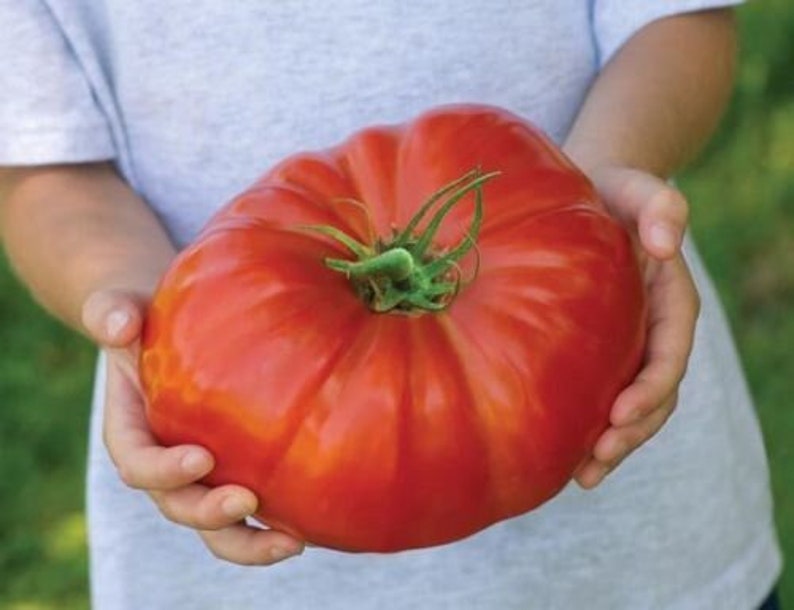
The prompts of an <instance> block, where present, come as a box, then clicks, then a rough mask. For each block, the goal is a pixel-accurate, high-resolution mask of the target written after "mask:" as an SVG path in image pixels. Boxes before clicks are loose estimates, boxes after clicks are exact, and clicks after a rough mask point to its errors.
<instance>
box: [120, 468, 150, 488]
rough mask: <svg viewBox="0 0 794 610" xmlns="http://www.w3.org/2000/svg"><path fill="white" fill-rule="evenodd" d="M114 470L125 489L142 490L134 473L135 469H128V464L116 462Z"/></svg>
mask: <svg viewBox="0 0 794 610" xmlns="http://www.w3.org/2000/svg"><path fill="white" fill-rule="evenodd" d="M116 470H117V471H118V473H119V478H120V479H121V482H122V483H124V484H125V485H126V486H127V487H132V488H133V489H142V488H143V486H142V485H141V482H140V480H139V479H138V476H137V473H136V472H135V469H134V468H132V467H130V465H129V464H124V463H121V462H116Z"/></svg>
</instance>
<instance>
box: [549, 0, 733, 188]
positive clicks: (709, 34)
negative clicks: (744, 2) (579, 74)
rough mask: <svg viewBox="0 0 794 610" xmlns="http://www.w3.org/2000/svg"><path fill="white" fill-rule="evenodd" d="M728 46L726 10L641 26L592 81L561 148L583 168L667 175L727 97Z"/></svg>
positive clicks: (699, 142) (696, 144) (701, 137)
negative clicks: (628, 169) (609, 167)
mask: <svg viewBox="0 0 794 610" xmlns="http://www.w3.org/2000/svg"><path fill="white" fill-rule="evenodd" d="M735 47H736V37H735V26H734V19H733V14H732V12H731V11H730V10H718V11H707V12H701V13H693V14H687V15H681V16H677V17H671V18H668V19H662V20H659V21H657V22H654V23H652V24H650V25H648V26H647V27H645V28H644V29H642V30H641V31H640V32H638V33H637V34H636V35H635V36H633V37H632V38H631V39H630V40H629V41H628V42H627V43H626V45H625V46H624V47H623V48H622V49H621V50H620V51H618V53H617V54H616V55H615V56H614V57H613V58H612V60H611V61H610V62H609V63H608V64H607V66H606V67H605V68H604V70H603V71H602V73H601V74H600V75H599V77H598V78H597V80H596V82H595V83H594V84H593V86H592V88H591V90H590V92H589V94H588V96H587V99H586V101H585V103H584V105H583V107H582V109H581V111H580V113H579V116H578V117H577V120H576V121H575V123H574V126H573V129H572V130H571V133H570V135H569V137H568V139H567V141H566V142H565V145H564V149H565V151H566V152H567V153H568V155H569V156H570V157H572V158H573V159H574V161H576V162H577V163H578V164H579V165H580V166H581V167H582V168H583V169H584V170H585V171H592V170H594V169H596V168H597V167H599V166H603V165H613V166H627V167H633V168H635V169H640V170H644V171H648V172H650V173H652V174H655V175H657V176H660V177H663V178H667V177H669V176H670V175H671V174H672V173H674V172H675V171H676V170H677V169H680V168H681V167H682V166H683V165H684V164H685V163H686V162H687V161H689V160H690V159H691V158H692V157H693V156H694V154H695V153H697V152H698V151H699V150H700V148H701V147H702V146H703V144H704V143H705V142H706V140H707V139H708V137H709V136H710V135H711V134H712V132H713V131H714V129H715V127H716V125H717V123H718V121H719V118H720V116H721V114H722V110H723V109H724V107H725V105H726V103H727V101H728V99H729V97H730V91H731V87H732V84H733V70H734V61H735V59H734V57H735Z"/></svg>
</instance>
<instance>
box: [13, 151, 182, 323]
mask: <svg viewBox="0 0 794 610" xmlns="http://www.w3.org/2000/svg"><path fill="white" fill-rule="evenodd" d="M0 184H1V185H2V188H1V189H0V233H1V234H2V239H3V244H4V246H5V249H6V253H7V255H8V258H9V260H10V262H11V265H12V266H13V267H14V269H15V270H16V272H17V274H18V275H19V276H20V278H21V279H22V281H23V282H24V283H25V284H26V285H27V286H28V287H29V288H30V290H31V292H32V293H33V295H34V297H35V298H36V300H38V301H39V302H40V303H41V304H42V305H43V306H44V307H45V308H46V309H47V310H48V311H50V312H51V313H52V314H54V315H55V316H57V317H59V318H60V319H62V320H63V321H64V322H66V323H67V324H68V325H69V326H71V327H73V328H76V329H78V330H81V331H82V330H83V328H82V324H81V321H80V320H81V309H82V306H83V303H84V302H85V300H86V298H87V297H88V295H90V294H91V293H92V292H94V291H96V290H99V289H107V288H117V289H123V290H127V291H130V292H133V293H139V294H141V295H148V294H150V293H151V291H152V289H153V287H154V285H155V283H156V282H157V280H158V279H159V277H160V275H161V274H162V273H163V271H164V270H165V268H166V266H167V265H168V263H169V261H170V260H171V258H172V257H173V255H174V248H173V246H172V245H171V243H170V240H169V238H168V236H167V234H166V232H165V230H164V229H163V227H162V226H161V224H160V223H159V221H158V219H157V218H156V216H155V215H154V214H153V213H152V212H151V210H150V209H149V207H148V206H147V205H146V204H145V203H144V202H143V201H142V200H141V199H140V198H139V197H138V196H137V195H136V194H135V193H134V192H133V191H132V190H131V189H130V188H129V186H128V185H127V184H126V183H125V182H124V181H123V180H122V179H121V178H120V177H119V176H118V174H116V172H115V171H114V170H113V168H112V167H111V166H109V165H106V164H91V165H74V166H53V167H42V168H32V169H8V170H0Z"/></svg>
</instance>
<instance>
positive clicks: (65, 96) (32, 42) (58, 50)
mask: <svg viewBox="0 0 794 610" xmlns="http://www.w3.org/2000/svg"><path fill="white" fill-rule="evenodd" d="M0 31H2V35H0V58H2V59H0V165H39V164H46V163H78V162H86V161H99V160H107V159H112V158H113V157H114V156H115V150H114V145H113V139H112V136H111V130H110V127H109V124H108V121H107V119H106V117H105V116H104V115H103V113H102V111H101V109H100V107H99V105H98V104H97V100H96V98H95V96H94V93H93V91H92V88H91V86H90V83H89V82H88V80H87V79H86V77H85V74H84V72H83V70H82V68H81V66H80V63H79V61H78V59H77V57H76V56H75V54H74V52H73V50H72V48H71V47H70V45H69V43H68V41H67V39H66V37H65V36H64V34H63V31H62V30H61V28H60V27H59V24H58V23H57V22H56V20H55V18H54V17H53V15H52V13H50V11H49V10H48V9H47V7H46V6H45V5H44V3H43V2H42V1H41V0H0Z"/></svg>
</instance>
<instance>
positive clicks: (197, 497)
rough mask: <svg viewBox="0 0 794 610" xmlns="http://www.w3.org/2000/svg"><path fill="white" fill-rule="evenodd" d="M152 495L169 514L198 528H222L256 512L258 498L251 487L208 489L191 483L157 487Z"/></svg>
mask: <svg viewBox="0 0 794 610" xmlns="http://www.w3.org/2000/svg"><path fill="white" fill-rule="evenodd" d="M150 495H151V496H152V499H153V500H154V501H155V503H156V504H157V506H158V508H159V509H160V512H162V513H163V515H165V517H166V518H168V519H169V520H171V521H173V522H174V523H179V524H181V525H186V526H188V527H191V528H193V529H198V530H219V529H223V528H226V527H229V526H231V525H234V524H235V523H238V522H240V521H241V520H242V519H245V518H246V517H249V516H251V515H253V514H254V512H256V508H257V499H256V496H255V495H254V494H253V492H251V491H250V490H248V489H246V488H244V487H240V486H238V485H224V486H221V487H215V488H213V489H209V488H207V487H205V486H203V485H188V486H187V487H182V488H180V489H175V490H172V491H154V492H151V493H150Z"/></svg>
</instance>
